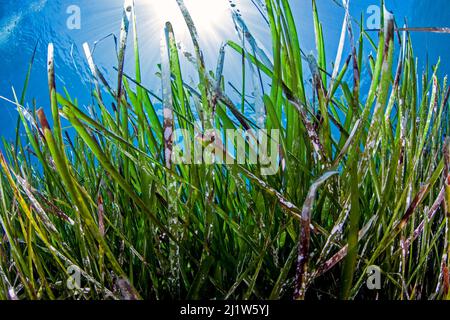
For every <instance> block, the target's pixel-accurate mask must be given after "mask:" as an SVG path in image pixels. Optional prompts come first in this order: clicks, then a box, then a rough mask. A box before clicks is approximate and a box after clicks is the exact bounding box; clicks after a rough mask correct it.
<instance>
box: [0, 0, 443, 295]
mask: <svg viewBox="0 0 450 320" xmlns="http://www.w3.org/2000/svg"><path fill="white" fill-rule="evenodd" d="M256 2H257V3H258V4H259V5H260V6H261V8H264V11H262V12H261V14H263V15H265V17H266V19H267V22H268V24H269V27H270V30H271V37H272V38H271V40H272V52H271V53H270V54H268V53H267V54H266V53H265V52H264V51H263V50H262V49H261V48H259V47H258V44H257V41H256V40H255V38H254V36H253V34H252V30H250V29H249V28H248V27H247V25H246V23H245V21H244V20H243V18H242V17H241V16H240V15H239V13H238V12H237V11H236V10H235V9H234V8H233V6H231V10H232V13H233V18H234V22H235V25H236V32H237V33H238V34H239V35H240V39H241V40H242V41H241V43H237V42H232V41H225V42H224V45H223V47H222V50H221V51H220V54H219V59H218V62H217V68H215V69H214V70H208V68H207V67H206V64H205V62H204V55H203V51H202V48H201V47H200V45H199V43H200V42H199V39H198V34H197V31H196V26H195V24H194V23H193V21H192V18H191V15H190V13H189V10H188V9H187V7H186V6H185V4H184V2H183V0H177V4H178V7H179V10H180V11H181V13H182V14H183V17H184V19H185V22H186V25H187V26H188V28H189V31H190V36H191V40H192V43H193V48H194V54H193V55H192V56H191V57H190V60H191V63H192V65H193V66H195V69H196V72H197V74H198V77H197V83H195V84H191V83H189V84H188V83H187V77H186V76H185V75H184V74H183V72H182V71H181V70H182V68H181V66H180V60H181V56H182V55H184V53H183V52H182V51H181V50H180V48H179V47H178V46H177V40H176V36H177V30H175V29H174V28H172V26H171V24H170V23H168V24H167V25H166V29H165V38H164V39H163V41H162V45H161V46H162V50H161V52H162V55H163V59H162V62H161V65H160V72H159V73H158V74H157V75H155V77H159V78H160V79H159V80H158V81H159V83H162V86H163V90H162V95H161V96H158V95H156V94H154V92H156V91H157V90H153V88H146V87H145V86H144V85H142V70H141V60H142V59H145V57H144V56H143V55H140V54H139V49H138V48H139V44H138V41H139V40H140V37H139V35H140V33H139V30H138V28H137V23H136V16H137V17H139V13H138V12H137V13H136V12H135V11H136V10H135V6H134V4H133V2H132V1H125V7H124V12H123V22H122V29H121V30H120V35H119V37H118V40H119V41H118V55H117V64H116V66H117V67H116V71H117V73H116V79H115V81H114V83H112V82H111V81H107V80H106V77H104V76H103V75H102V72H101V71H100V68H98V67H97V65H96V63H95V57H93V56H92V55H91V54H90V48H89V46H88V45H86V46H85V52H86V59H87V62H88V65H89V68H90V71H91V76H92V83H93V86H92V89H93V90H92V93H91V95H92V104H91V105H89V106H81V105H79V103H78V102H77V99H76V97H73V96H71V93H70V92H68V91H67V90H65V89H64V87H62V86H57V84H56V81H55V79H56V78H57V76H56V75H57V73H58V68H55V64H56V65H57V63H55V61H54V53H53V51H54V48H53V45H52V44H49V49H48V79H45V80H44V79H42V81H48V84H49V99H48V105H47V106H45V108H43V109H40V108H37V107H36V104H34V103H32V102H28V101H25V100H26V98H25V97H26V91H27V87H28V78H29V77H28V76H27V80H26V81H25V84H24V86H23V89H22V88H21V91H18V88H16V90H17V91H14V93H13V96H14V98H13V99H9V102H8V103H9V105H10V106H11V107H12V108H15V109H16V110H17V115H18V116H19V121H18V125H17V135H16V139H15V141H13V143H11V142H10V141H7V140H6V139H3V142H4V144H3V148H2V154H1V156H0V165H1V167H0V299H13V300H14V299H152V300H153V299H194V300H195V299H252V300H253V299H256V300H264V299H306V300H316V299H325V300H329V299H357V300H361V299H369V300H373V299H392V300H409V299H411V300H417V299H447V298H450V292H449V283H450V280H449V271H448V266H449V263H450V256H449V250H450V242H449V241H450V225H449V223H450V214H449V212H448V210H449V204H450V203H449V201H450V173H449V167H450V139H447V136H449V134H450V131H449V129H450V128H449V109H448V108H449V95H450V90H449V88H448V85H447V78H442V76H441V73H440V72H439V61H436V63H435V64H433V65H429V66H427V67H426V68H424V69H423V70H424V71H423V72H419V71H418V70H419V69H420V70H421V69H422V68H419V67H418V61H417V59H416V56H415V54H414V44H413V43H412V40H411V37H410V34H409V31H408V29H407V28H402V29H399V28H398V27H397V24H396V22H395V17H394V16H393V15H392V14H391V13H389V11H387V10H384V12H383V13H382V18H381V24H382V25H381V28H380V30H379V31H378V32H370V33H369V32H368V31H366V30H364V27H363V23H362V21H357V20H355V19H354V18H353V17H352V16H350V14H349V9H348V3H347V2H346V1H344V10H346V15H345V19H344V22H343V24H342V26H338V27H339V28H341V27H342V36H341V41H340V43H339V48H338V49H337V55H336V57H333V58H334V59H333V60H330V57H329V56H327V55H326V52H325V43H326V41H327V39H326V38H324V35H323V31H322V26H321V20H320V15H319V14H320V12H318V10H317V6H316V3H315V0H312V1H311V4H312V6H311V7H310V8H312V10H313V18H314V29H313V30H311V32H313V33H314V34H315V44H316V50H315V52H313V53H311V54H305V53H304V52H303V50H302V49H301V45H300V44H301V39H300V38H299V33H298V30H297V24H296V21H295V20H294V16H293V13H292V11H291V7H290V2H289V0H265V1H263V0H260V1H256ZM381 5H382V6H383V3H381ZM131 31H132V32H131ZM435 31H436V30H435ZM442 31H445V30H442ZM224 40H226V39H224ZM127 44H128V46H127ZM366 49H368V50H366ZM157 50H160V49H159V48H157ZM127 51H131V52H133V56H134V66H135V72H134V74H126V73H125V72H124V65H125V61H128V60H126V59H125V57H126V54H127ZM369 51H372V52H373V53H372V54H370V55H368V56H365V55H366V52H369ZM112 54H114V53H112ZM227 55H238V56H239V57H242V66H241V69H240V70H232V72H234V73H240V74H242V87H241V88H235V89H236V90H235V91H236V92H239V98H238V99H236V98H232V97H230V96H229V95H228V92H227V90H226V83H227V80H226V76H225V75H226V71H227V70H224V68H225V64H224V61H225V59H226V57H227ZM443 58H448V57H443ZM33 63H34V61H33V59H31V62H30V72H31V70H32V67H33ZM246 70H250V71H251V72H245V71H246ZM30 72H29V74H30ZM249 79H253V83H254V86H255V87H256V88H257V89H259V90H251V92H250V91H249V90H248V88H247V87H246V85H245V84H246V83H248V81H249ZM263 82H264V84H262V83H263ZM5 99H6V98H3V97H2V100H5ZM258 108H259V110H262V113H263V114H262V118H261V119H262V120H261V119H258V121H254V119H252V117H251V116H250V115H249V112H248V110H252V109H254V110H258ZM159 109H164V117H163V118H162V117H161V116H159V115H158V114H159V113H158V112H159V111H158V110H159ZM261 127H262V128H264V129H267V130H279V132H280V139H279V140H280V141H279V146H278V148H277V149H279V157H278V159H277V160H278V161H279V170H278V171H277V172H276V174H273V175H268V176H266V175H262V174H261V168H260V165H258V164H251V163H241V164H239V163H235V164H218V163H216V164H212V165H208V164H196V165H192V164H183V163H173V162H172V161H171V154H172V152H173V149H172V148H173V143H174V138H173V132H174V129H175V128H181V129H183V130H185V131H184V132H188V133H189V135H190V136H191V137H193V138H194V137H198V135H199V133H202V132H204V131H205V130H208V129H216V130H219V131H220V132H222V133H224V132H225V131H226V130H231V129H235V130H236V129H243V130H252V129H253V130H258V129H261ZM202 143H204V144H208V143H211V141H203V142H202ZM271 143H274V141H272V142H271ZM231 147H233V143H231V145H226V146H224V148H225V151H226V150H227V148H231ZM245 152H246V153H248V154H250V153H252V152H255V150H252V146H251V145H248V146H247V148H246V149H245ZM373 266H377V269H376V270H375V271H377V270H378V271H379V272H380V283H379V285H380V286H379V289H378V290H370V289H369V287H370V286H369V287H368V286H367V280H368V273H367V271H368V270H369V271H370V270H373ZM372 289H373V288H372Z"/></svg>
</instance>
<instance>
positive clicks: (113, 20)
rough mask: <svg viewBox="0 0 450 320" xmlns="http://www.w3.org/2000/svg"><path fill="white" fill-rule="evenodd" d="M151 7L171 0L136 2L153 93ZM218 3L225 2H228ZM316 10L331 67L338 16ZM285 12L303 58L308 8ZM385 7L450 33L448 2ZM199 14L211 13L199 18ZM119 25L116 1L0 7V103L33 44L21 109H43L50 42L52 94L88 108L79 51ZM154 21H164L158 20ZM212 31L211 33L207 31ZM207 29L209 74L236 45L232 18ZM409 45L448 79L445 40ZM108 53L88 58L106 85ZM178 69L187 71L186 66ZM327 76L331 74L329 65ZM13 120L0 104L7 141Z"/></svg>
mask: <svg viewBox="0 0 450 320" xmlns="http://www.w3.org/2000/svg"><path fill="white" fill-rule="evenodd" d="M151 1H153V2H154V1H157V2H156V4H157V3H158V2H159V3H161V2H166V1H167V2H168V1H174V0H136V5H137V17H138V29H139V34H140V39H141V40H140V41H141V42H140V49H141V55H142V56H141V60H142V65H143V77H144V83H145V85H146V86H148V87H151V88H152V89H153V88H154V89H155V91H157V90H158V89H159V87H160V85H159V80H158V78H157V77H156V76H155V72H156V70H157V69H156V65H157V63H159V62H160V58H159V53H160V49H159V44H160V34H161V29H162V25H161V24H160V23H157V22H156V20H157V19H155V17H159V15H161V13H160V12H159V11H158V10H155V8H156V9H158V5H154V6H153V7H152V8H153V9H152V10H153V11H152V10H149V6H148V3H149V2H151ZM191 1H211V0H191ZM223 1H224V2H227V0H223ZM317 2H318V8H319V14H320V17H321V20H322V22H323V25H324V35H325V38H326V40H327V48H326V49H327V52H328V57H327V58H328V61H332V60H334V57H335V55H336V48H337V43H338V41H339V36H340V32H341V26H342V20H343V17H344V12H343V9H342V8H341V7H339V6H337V5H336V3H335V2H334V1H332V0H318V1H317ZM337 2H340V1H337ZM236 3H237V5H238V7H240V9H241V11H242V14H243V16H244V19H245V20H246V21H247V22H248V25H249V28H250V29H251V31H252V32H253V33H254V35H255V36H256V37H257V38H258V40H259V41H260V43H261V45H262V46H263V47H265V48H266V49H267V51H269V52H270V46H271V41H270V38H269V36H268V35H269V30H268V28H267V26H266V24H265V23H264V20H263V19H262V18H261V16H260V15H259V13H258V12H257V10H256V9H255V8H254V7H253V6H252V5H251V3H250V0H240V1H236ZM350 3H351V14H352V15H353V17H355V19H358V20H359V18H360V16H361V14H363V15H364V19H367V18H368V17H369V14H368V13H367V8H368V7H369V6H370V5H374V4H378V1H375V0H351V2H350ZM291 4H292V7H293V11H294V15H295V18H296V21H297V24H298V27H299V30H300V37H301V45H302V47H303V49H304V51H305V52H310V51H312V50H313V49H314V47H315V46H314V32H313V21H312V17H311V1H310V0H291ZM386 4H387V7H388V8H389V9H390V10H391V11H393V12H394V14H395V15H396V20H397V23H398V24H399V25H403V21H404V19H405V18H407V21H408V24H409V26H411V27H427V26H440V27H450V10H448V0H435V1H429V0H409V1H404V0H403V1H402V0H390V1H389V0H386ZM71 5H76V6H79V8H80V9H81V20H80V21H81V29H79V30H78V29H74V30H72V29H69V28H68V27H67V19H68V18H69V16H70V14H68V13H67V9H68V7H69V6H71ZM204 14H205V15H208V14H211V13H210V12H204ZM121 17H122V0H96V1H92V0H0V70H1V71H0V96H5V97H8V98H12V96H13V95H12V89H11V88H12V87H14V88H15V89H16V91H17V93H18V95H20V93H21V88H22V85H23V82H24V80H25V75H26V72H27V69H28V63H29V61H30V58H31V56H32V53H33V50H34V47H35V46H36V44H37V50H36V60H35V64H34V67H33V71H32V75H31V79H30V85H29V89H28V93H27V103H28V105H30V106H31V103H32V101H33V99H34V100H35V101H36V105H37V107H44V108H46V107H48V100H49V99H48V93H47V92H48V90H47V82H46V55H47V44H48V43H49V42H53V43H54V44H55V48H56V70H57V86H58V87H59V89H62V87H66V88H67V89H68V91H69V92H70V93H71V95H72V96H73V97H77V98H78V99H79V101H80V103H81V104H89V102H90V100H89V90H90V80H89V72H88V71H87V70H88V69H87V66H86V62H85V58H84V54H83V50H82V44H83V43H84V42H88V43H89V45H90V46H91V48H92V47H93V45H94V42H95V41H97V40H100V39H102V38H104V37H105V36H107V35H109V34H111V33H114V34H116V35H117V36H118V34H119V29H120V23H121ZM161 19H162V20H164V17H161ZM161 19H160V20H161ZM162 20H161V21H162ZM158 21H159V20H158ZM214 28H216V29H217V30H212V29H214ZM355 28H356V26H355ZM210 29H211V30H212V31H211V30H210V31H208V33H207V32H206V31H205V32H204V34H201V33H200V38H201V39H202V44H203V45H202V46H203V47H204V48H205V56H206V58H207V64H208V67H209V68H210V69H212V70H213V69H214V68H215V62H216V58H217V53H218V51H219V47H220V45H221V42H222V41H225V40H227V39H234V40H236V35H235V32H234V29H233V25H232V21H231V18H229V19H228V20H226V21H221V22H220V23H217V24H215V25H211V26H210ZM175 32H176V33H177V32H180V30H175ZM180 33H181V32H180ZM373 36H374V37H375V36H376V34H375V33H374V34H373ZM181 41H185V46H186V48H187V50H189V43H188V42H189V41H187V40H184V39H181ZM413 41H414V43H415V50H416V54H417V55H418V57H419V65H420V66H421V68H424V66H425V63H426V62H427V61H429V63H430V64H434V63H435V62H436V61H437V59H438V57H441V58H442V62H441V73H442V74H444V73H445V74H446V73H449V74H450V35H443V34H420V33H417V34H413ZM368 49H370V48H368ZM130 51H132V50H130ZM114 52H115V51H114V42H113V38H112V37H109V38H106V40H103V41H101V42H100V43H99V44H98V45H97V47H96V51H95V54H94V57H95V60H96V63H97V64H98V65H99V66H100V68H101V70H102V71H103V72H104V73H105V75H106V76H107V77H108V79H113V75H114V69H113V67H114V66H115V65H116V58H115V55H114ZM239 63H240V61H239V58H238V57H236V56H232V55H230V56H227V60H226V66H225V70H227V73H225V77H227V79H228V80H229V81H231V82H233V83H235V84H237V86H239V74H238V73H235V72H232V70H234V69H235V68H239ZM184 67H185V68H187V69H188V68H189V66H184ZM233 67H235V68H233ZM329 69H330V70H331V69H332V66H331V65H330V66H329ZM126 71H127V72H128V73H130V74H131V75H132V74H133V56H132V54H131V53H129V54H128V56H127V65H126ZM112 81H113V80H112ZM188 82H189V81H188ZM16 119H17V114H16V112H15V110H14V107H13V106H12V105H11V104H9V103H7V102H5V101H0V135H2V136H5V137H7V139H12V137H13V133H14V130H15V128H14V126H15V120H16Z"/></svg>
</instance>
